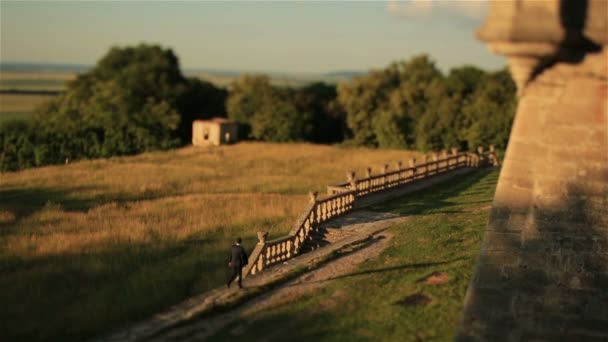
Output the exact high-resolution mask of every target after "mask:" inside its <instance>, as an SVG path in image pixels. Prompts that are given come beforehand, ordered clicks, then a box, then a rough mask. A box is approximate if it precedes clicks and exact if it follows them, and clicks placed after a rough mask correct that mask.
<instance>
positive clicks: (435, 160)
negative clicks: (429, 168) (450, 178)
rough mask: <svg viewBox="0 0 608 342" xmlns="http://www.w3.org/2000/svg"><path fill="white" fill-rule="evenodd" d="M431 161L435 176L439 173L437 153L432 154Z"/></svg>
mask: <svg viewBox="0 0 608 342" xmlns="http://www.w3.org/2000/svg"><path fill="white" fill-rule="evenodd" d="M433 161H434V162H435V174H437V173H438V172H439V153H437V152H433Z"/></svg>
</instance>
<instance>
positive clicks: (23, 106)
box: [0, 94, 54, 115]
mask: <svg viewBox="0 0 608 342" xmlns="http://www.w3.org/2000/svg"><path fill="white" fill-rule="evenodd" d="M53 97H54V95H30V94H27V95H25V94H23V95H22V94H0V113H3V112H32V111H34V109H36V108H37V107H38V106H40V105H41V104H43V103H46V102H48V101H50V100H51V99H52V98H53ZM0 115H1V114H0Z"/></svg>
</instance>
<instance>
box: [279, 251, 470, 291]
mask: <svg viewBox="0 0 608 342" xmlns="http://www.w3.org/2000/svg"><path fill="white" fill-rule="evenodd" d="M461 260H467V258H455V259H452V260H446V261H437V262H420V263H414V264H405V265H399V266H392V267H383V268H377V269H371V270H364V271H359V272H353V273H348V274H344V275H341V276H337V277H332V278H327V279H323V280H315V281H309V282H307V283H311V284H312V283H323V282H327V281H330V280H336V279H344V278H352V277H357V276H364V275H369V274H376V273H386V272H392V271H402V270H411V269H417V268H426V267H431V266H439V265H446V264H451V263H453V262H457V261H461ZM290 286H299V285H290Z"/></svg>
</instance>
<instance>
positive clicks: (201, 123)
mask: <svg viewBox="0 0 608 342" xmlns="http://www.w3.org/2000/svg"><path fill="white" fill-rule="evenodd" d="M237 139H238V124H237V123H236V122H234V121H232V120H229V119H224V118H214V119H211V120H195V121H194V122H193V123H192V145H194V146H208V145H215V146H218V145H224V144H230V143H234V142H236V141H237Z"/></svg>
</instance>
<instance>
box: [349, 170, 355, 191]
mask: <svg viewBox="0 0 608 342" xmlns="http://www.w3.org/2000/svg"><path fill="white" fill-rule="evenodd" d="M346 181H347V182H348V184H349V185H350V187H351V189H353V190H357V182H356V181H355V171H349V172H347V173H346Z"/></svg>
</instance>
